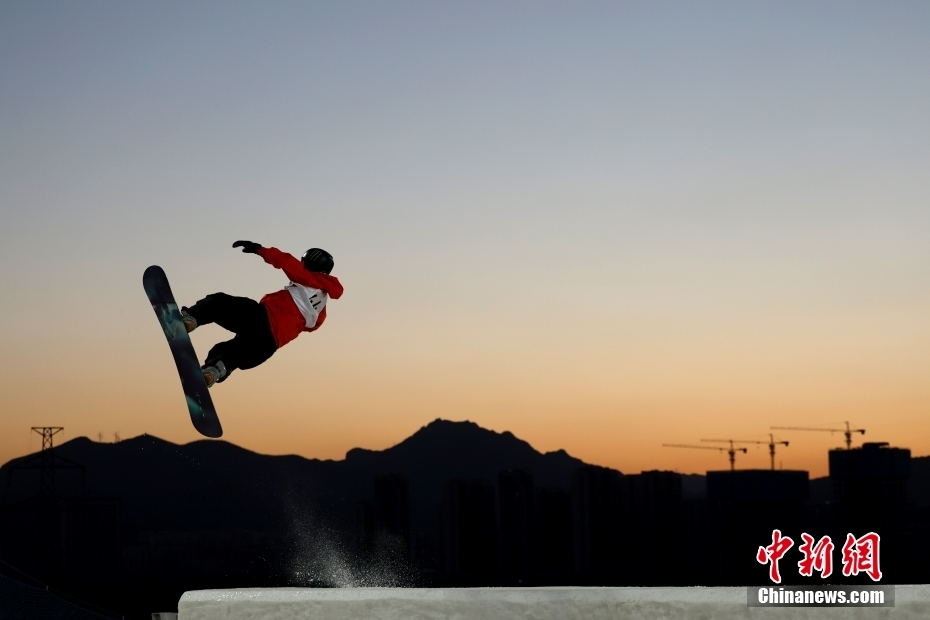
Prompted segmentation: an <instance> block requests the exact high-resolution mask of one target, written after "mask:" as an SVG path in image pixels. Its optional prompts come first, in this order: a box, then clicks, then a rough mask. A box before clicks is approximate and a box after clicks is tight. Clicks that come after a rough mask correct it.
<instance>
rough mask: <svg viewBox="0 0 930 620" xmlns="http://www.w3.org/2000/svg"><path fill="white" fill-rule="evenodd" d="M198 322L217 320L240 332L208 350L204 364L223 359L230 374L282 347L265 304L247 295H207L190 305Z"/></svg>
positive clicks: (201, 323)
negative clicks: (272, 328) (278, 343)
mask: <svg viewBox="0 0 930 620" xmlns="http://www.w3.org/2000/svg"><path fill="white" fill-rule="evenodd" d="M187 312H188V313H189V314H190V315H191V316H192V317H194V319H196V321H197V325H206V324H208V323H216V324H217V325H219V326H220V327H222V328H223V329H228V330H229V331H231V332H233V333H235V334H236V337H235V338H233V339H232V340H227V341H226V342H220V343H218V344H217V345H216V346H214V347H213V348H212V349H210V352H209V353H208V354H207V359H206V361H205V362H204V366H213V365H215V364H216V362H218V361H222V362H223V364H225V366H226V376H225V377H223V378H222V379H220V382H222V381H224V380H225V379H226V378H227V377H229V375H230V373H232V371H233V370H235V369H236V368H243V369H245V368H254V367H255V366H258V365H259V364H261V363H262V362H264V361H265V360H267V359H268V358H269V357H271V356H272V355H274V352H275V351H277V350H278V345H277V343H275V340H274V335H273V334H272V332H271V324H270V323H269V322H268V313H267V312H266V311H265V306H263V305H261V304H260V303H258V302H257V301H254V300H252V299H249V298H247V297H233V296H232V295H227V294H226V293H213V294H212V295H207V296H206V297H204V298H203V299H201V300H200V301H198V302H197V303H196V304H194V305H193V306H191V307H190V308H188V309H187Z"/></svg>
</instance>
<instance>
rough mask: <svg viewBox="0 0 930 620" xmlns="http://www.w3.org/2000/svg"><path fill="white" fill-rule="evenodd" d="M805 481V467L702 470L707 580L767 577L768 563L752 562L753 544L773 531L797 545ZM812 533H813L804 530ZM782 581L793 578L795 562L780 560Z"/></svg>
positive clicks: (806, 489)
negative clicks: (705, 484) (705, 501)
mask: <svg viewBox="0 0 930 620" xmlns="http://www.w3.org/2000/svg"><path fill="white" fill-rule="evenodd" d="M809 493H810V490H809V480H808V473H807V472H806V471H794V470H771V469H737V470H735V471H733V470H727V471H709V472H707V500H708V526H709V527H708V531H707V532H706V533H705V535H706V536H709V537H710V543H711V544H710V547H709V551H710V555H709V557H707V558H706V564H705V567H706V571H707V572H708V578H709V583H711V584H715V585H745V584H752V583H766V582H768V573H767V571H768V568H767V567H766V566H763V565H762V564H760V563H759V562H757V561H756V553H757V552H758V549H759V547H765V546H767V545H770V544H771V543H772V532H773V531H774V530H779V531H780V532H781V533H782V534H783V535H786V536H790V537H791V538H792V539H793V540H794V541H795V543H794V544H795V548H797V545H800V544H801V533H802V530H803V527H804V516H805V514H806V506H807V499H808V496H809ZM809 533H810V534H812V535H814V533H813V532H809ZM781 565H782V566H783V567H785V570H784V571H782V574H783V578H784V581H783V582H784V583H792V582H794V583H798V582H799V581H800V577H799V575H798V570H797V567H796V564H795V565H794V568H793V569H791V566H792V564H791V563H787V564H786V563H785V562H782V563H781Z"/></svg>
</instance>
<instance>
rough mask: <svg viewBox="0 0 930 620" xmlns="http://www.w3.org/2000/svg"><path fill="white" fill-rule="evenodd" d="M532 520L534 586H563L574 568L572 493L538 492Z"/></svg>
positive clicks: (552, 489)
mask: <svg viewBox="0 0 930 620" xmlns="http://www.w3.org/2000/svg"><path fill="white" fill-rule="evenodd" d="M533 521H534V527H533V545H532V547H533V553H532V558H533V561H532V570H531V573H532V575H533V580H534V583H535V584H537V585H564V584H565V583H567V582H568V581H569V580H570V577H571V574H572V570H573V568H574V548H573V539H572V494H571V491H569V490H568V489H562V488H559V487H542V488H538V489H536V501H535V502H534V506H533Z"/></svg>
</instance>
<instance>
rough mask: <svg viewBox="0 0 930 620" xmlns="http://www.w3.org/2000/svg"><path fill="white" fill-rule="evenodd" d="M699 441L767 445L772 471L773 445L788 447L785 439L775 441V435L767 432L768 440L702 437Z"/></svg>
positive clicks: (773, 469)
mask: <svg viewBox="0 0 930 620" xmlns="http://www.w3.org/2000/svg"><path fill="white" fill-rule="evenodd" d="M701 441H717V442H727V441H729V442H730V445H731V446H732V445H733V444H734V443H737V444H740V443H752V444H758V445H767V446H768V447H769V457H770V458H771V459H772V471H775V446H776V445H780V446H785V447H786V448H787V447H788V442H787V441H775V437H774V436H772V433H769V440H768V441H754V440H752V439H746V440H742V439H702V440H701Z"/></svg>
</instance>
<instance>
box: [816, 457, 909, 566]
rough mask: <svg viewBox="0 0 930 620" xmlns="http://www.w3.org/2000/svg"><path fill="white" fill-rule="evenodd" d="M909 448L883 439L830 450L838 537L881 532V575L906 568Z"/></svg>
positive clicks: (839, 541) (837, 542)
mask: <svg viewBox="0 0 930 620" xmlns="http://www.w3.org/2000/svg"><path fill="white" fill-rule="evenodd" d="M910 477H911V451H910V450H907V449H904V448H892V447H889V445H888V444H887V443H885V442H881V443H874V442H873V443H864V444H862V447H861V448H853V449H851V450H841V449H838V450H830V480H831V481H832V482H833V514H834V520H835V528H836V531H835V534H836V537H837V538H838V540H836V541H835V544H836V546H837V548H838V549H839V548H842V545H843V544H844V543H845V541H846V535H847V534H853V535H854V536H855V537H856V538H859V537H861V536H863V535H865V534H867V533H869V532H875V533H876V534H878V535H879V536H880V548H879V549H880V562H881V569H882V573H883V574H884V577H883V581H887V580H892V581H897V580H899V579H901V578H904V577H906V574H907V564H908V557H907V548H908V536H907V534H908V532H907V481H908V479H909V478H910Z"/></svg>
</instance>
